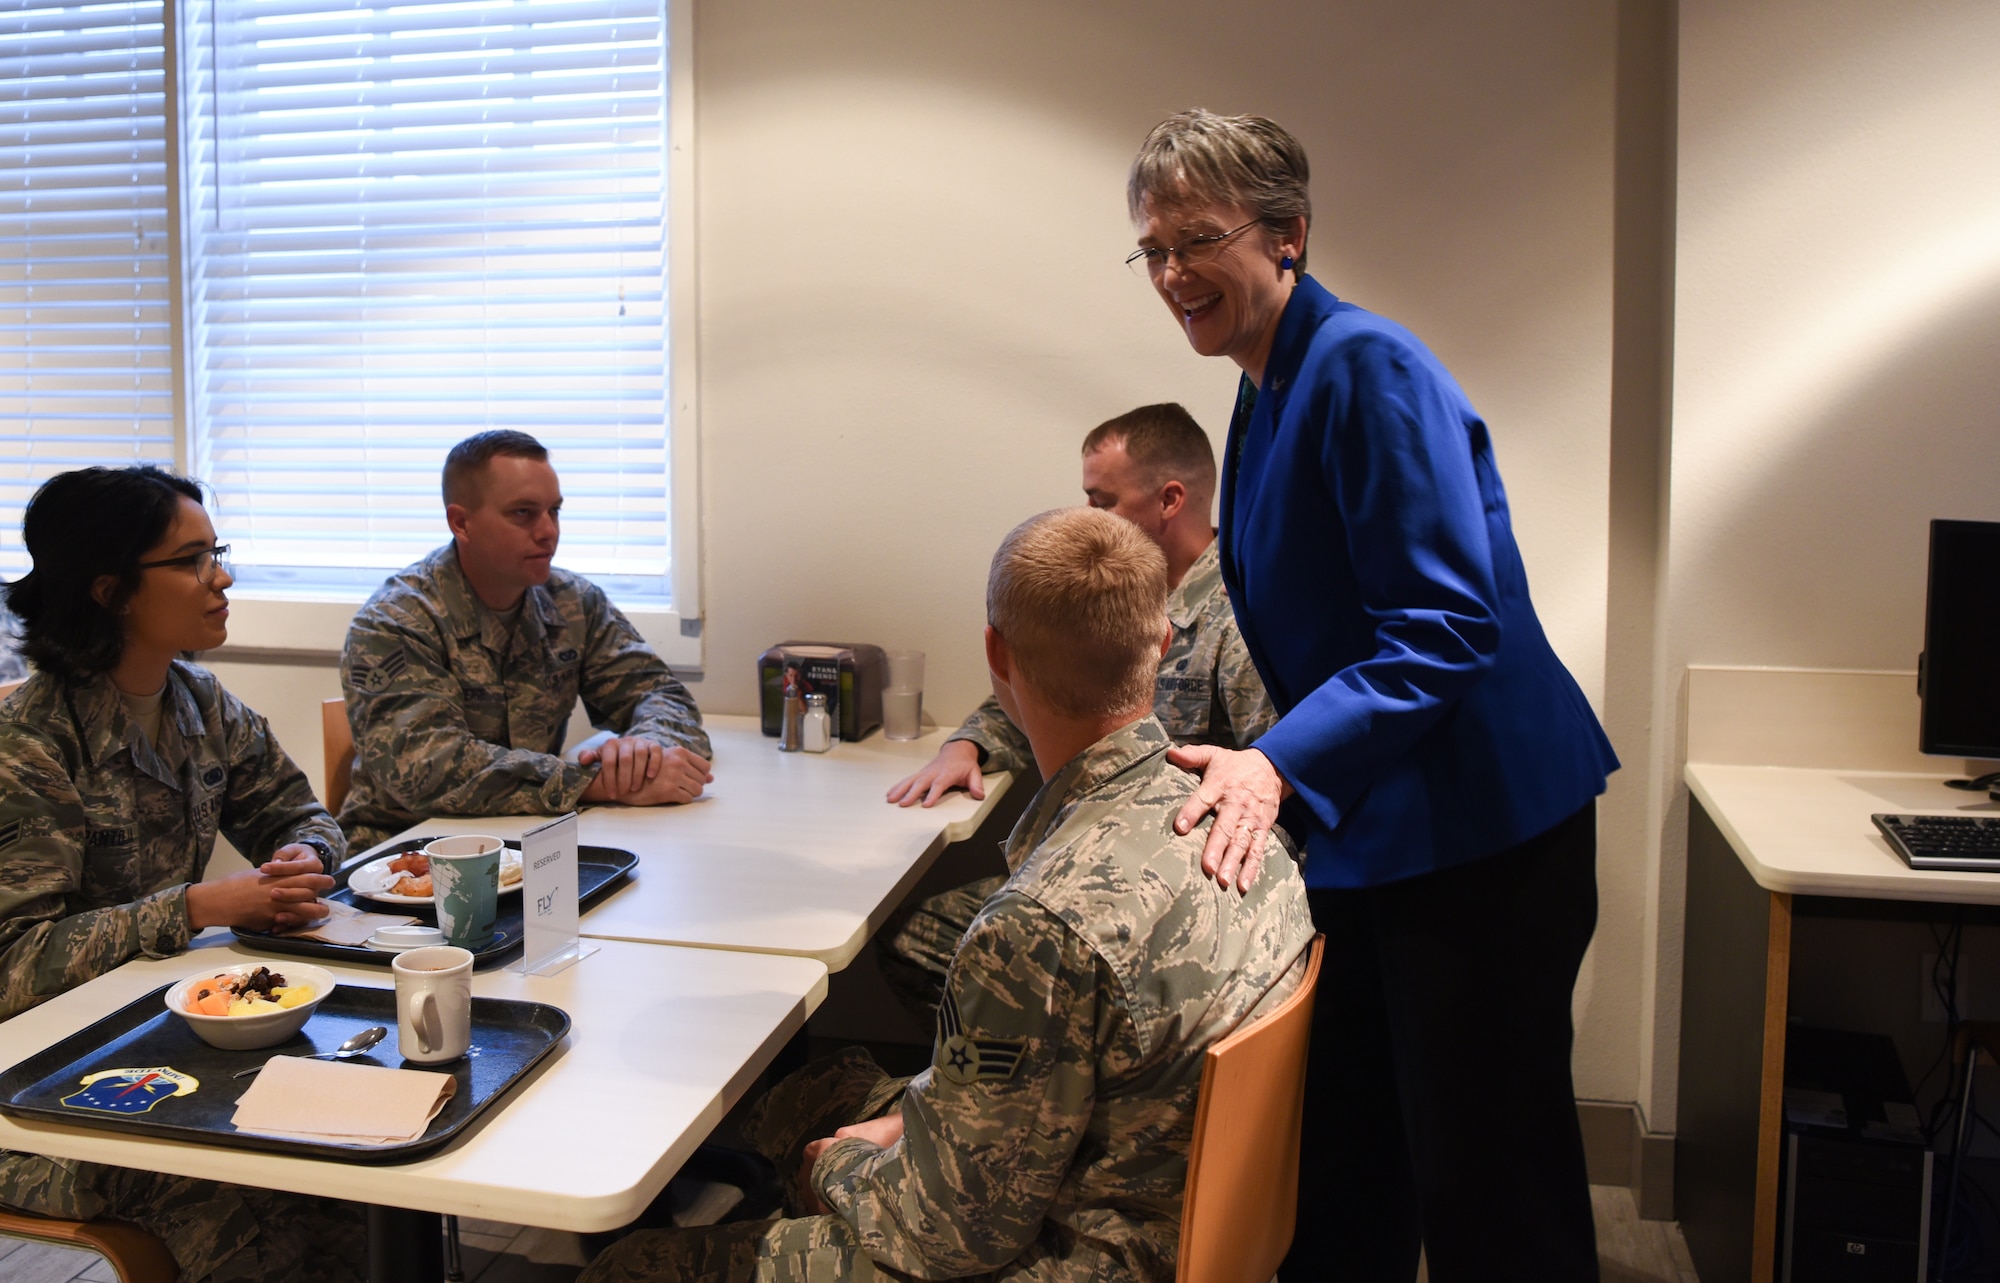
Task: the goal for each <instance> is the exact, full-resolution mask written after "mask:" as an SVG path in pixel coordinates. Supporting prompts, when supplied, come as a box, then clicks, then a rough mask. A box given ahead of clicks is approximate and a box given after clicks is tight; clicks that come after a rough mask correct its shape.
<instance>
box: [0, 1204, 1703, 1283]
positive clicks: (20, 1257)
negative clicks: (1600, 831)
mask: <svg viewBox="0 0 2000 1283" xmlns="http://www.w3.org/2000/svg"><path fill="white" fill-rule="evenodd" d="M1590 1193H1591V1200H1592V1202H1593V1203H1594V1204H1595V1206H1596V1209H1597V1257H1598V1260H1599V1261H1600V1262H1601V1263H1602V1265H1603V1269H1604V1283H1696V1279H1695V1276H1694V1265H1693V1263H1692V1262H1690V1261H1689V1260H1688V1253H1687V1244H1686V1243H1684V1242H1683V1241H1682V1240H1681V1232H1680V1227H1679V1226H1677V1225H1674V1224H1672V1223H1671V1222H1667V1221H1642V1220H1640V1219H1639V1213H1638V1210H1637V1209H1636V1208H1635V1207H1634V1206H1633V1203H1632V1194H1631V1191H1630V1190H1627V1189H1624V1188H1621V1187H1619V1186H1614V1185H1595V1186H1592V1187H1591V1191H1590ZM459 1237H460V1240H461V1242H462V1243H463V1244H464V1247H465V1277H466V1280H467V1283H571V1281H572V1280H573V1279H575V1278H576V1276H577V1274H578V1272H579V1271H581V1270H582V1268H583V1265H584V1258H583V1245H582V1242H581V1241H580V1240H579V1239H578V1238H577V1236H576V1235H574V1234H563V1233H559V1232H557V1231H555V1230H538V1229H523V1228H521V1227H520V1226H518V1225H501V1224H499V1223H497V1222H494V1221H474V1220H462V1221H460V1222H459ZM0 1278H4V1279H6V1280H7V1283H117V1276H116V1275H114V1274H113V1273H112V1272H111V1267H110V1266H108V1265H106V1264H105V1263H104V1262H103V1261H102V1260H100V1259H98V1258H97V1257H96V1256H93V1255H92V1254H90V1253H89V1252H83V1251H78V1250H77V1249H75V1248H68V1247H53V1246H50V1245H47V1244H43V1243H27V1242H22V1241H20V1240H18V1239H7V1238H0Z"/></svg>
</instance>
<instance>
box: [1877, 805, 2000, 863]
mask: <svg viewBox="0 0 2000 1283" xmlns="http://www.w3.org/2000/svg"><path fill="white" fill-rule="evenodd" d="M1869 818H1871V819H1873V820H1874V821H1875V827H1876V828H1878V829H1880V830H1882V836H1883V837H1885V838H1888V839H1889V846H1890V848H1891V849H1893V850H1894V851H1895V852H1896V854H1897V855H1899V856H1901V857H1902V860H1903V863H1905V864H1907V865H1909V866H1910V867H1911V868H1913V869H1957V870H1963V871H1969V872H1974V873H1991V872H2000V816H1985V815H1876V816H1871V817H1869Z"/></svg>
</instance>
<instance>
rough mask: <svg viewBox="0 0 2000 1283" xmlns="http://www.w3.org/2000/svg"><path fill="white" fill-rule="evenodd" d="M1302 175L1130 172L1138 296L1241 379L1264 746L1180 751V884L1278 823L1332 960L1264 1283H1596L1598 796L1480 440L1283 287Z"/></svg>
mask: <svg viewBox="0 0 2000 1283" xmlns="http://www.w3.org/2000/svg"><path fill="white" fill-rule="evenodd" d="M1307 180H1308V170H1307V164H1306V155H1305V151H1304V149H1303V148H1302V147H1300V145H1299V143H1298V141H1297V140H1296V139H1294V138H1293V137H1292V136H1291V135H1290V134H1288V133H1286V132H1285V130H1283V129H1282V128H1280V127H1279V126H1278V125H1276V124H1274V123H1273V122H1271V121H1269V120H1265V119H1262V118H1260V117H1256V116H1217V115H1213V114H1211V113H1208V112H1205V111H1199V110H1196V111H1188V112H1183V113H1181V114H1180V115H1177V116H1174V117H1172V118H1171V119H1169V120H1167V121H1164V122H1163V123H1161V124H1160V125H1159V126H1158V127H1157V128H1155V129H1154V130H1153V131H1152V133H1151V134H1149V135H1148V136H1147V138H1146V141H1145V142H1144V144H1143V145H1142V146H1141V147H1140V150H1139V154H1138V156H1137V158H1136V159H1135V160H1134V161H1133V163H1132V172H1131V180H1130V183H1129V185H1128V189H1127V198H1128V201H1129V203H1130V207H1131V214H1132V219H1133V223H1134V225H1135V227H1136V228H1137V230H1138V233H1139V249H1138V251H1137V252H1135V253H1134V254H1133V255H1132V258H1131V262H1132V264H1133V266H1134V267H1135V268H1136V269H1138V270H1142V271H1143V272H1144V273H1145V274H1146V275H1147V276H1148V277H1149V278H1150V279H1151V281H1152V284H1153V286H1154V288H1155V289H1156V290H1157V291H1158V293H1159V296H1160V298H1161V299H1162V300H1163V301H1164V302H1165V303H1166V305H1167V308H1168V310H1169V311H1170V312H1171V313H1172V315H1173V317H1174V322H1175V324H1177V325H1178V326H1180V327H1181V329H1182V331H1183V332H1184V333H1185V334H1186V336H1187V340H1188V343H1189V344H1190V345H1191V346H1192V347H1193V348H1194V350H1195V351H1196V352H1199V353H1200V354H1202V355H1203V356H1223V357H1228V358H1229V359H1230V360H1232V361H1234V362H1235V363H1236V364H1237V365H1238V366H1239V367H1241V369H1242V371H1243V373H1242V377H1241V380H1240V382H1239V385H1238V395H1237V401H1236V412H1235V415H1234V417H1233V418H1232V419H1231V421H1230V425H1229V442H1228V447H1227V454H1226V458H1225V462H1224V466H1223V474H1222V513H1221V554H1222V573H1223V578H1224V580H1225V581H1226V583H1227V584H1228V587H1229V594H1230V600H1231V601H1232V602H1233V603H1234V604H1235V609H1236V616H1237V621H1238V623H1239V624H1240V625H1241V627H1242V632H1243V638H1244V640H1245V642H1246V643H1248V645H1249V649H1250V654H1251V657H1252V659H1253V660H1254V661H1255V662H1256V665H1257V670H1258V672H1259V674H1260V675H1261V676H1262V677H1263V679H1264V684H1265V686H1266V687H1267V688H1268V689H1269V690H1270V692H1271V697H1272V699H1273V700H1274V701H1275V703H1276V704H1277V708H1278V711H1279V713H1280V715H1281V716H1280V718H1279V721H1278V723H1277V725H1276V726H1274V727H1272V729H1271V730H1269V731H1268V732H1266V733H1265V735H1264V737H1263V738H1262V739H1260V740H1258V741H1257V744H1256V746H1255V747H1254V748H1250V749H1247V750H1244V751H1241V752H1236V751H1231V750H1227V749H1220V748H1212V747H1197V748H1187V749H1179V750H1176V752H1175V760H1176V761H1178V762H1179V764H1180V765H1182V766H1183V767H1185V768H1187V769H1188V770H1191V771H1195V772H1198V773H1200V774H1201V776H1202V786H1201V790H1200V793H1199V795H1198V797H1197V799H1196V800H1195V801H1193V802H1190V803H1189V804H1188V807H1187V809H1185V810H1184V811H1182V812H1181V814H1180V815H1179V816H1178V817H1177V818H1176V821H1175V823H1176V826H1177V827H1178V828H1179V829H1181V830H1182V831H1186V830H1187V829H1189V828H1191V827H1192V826H1194V825H1196V824H1197V823H1199V822H1200V821H1201V820H1202V818H1203V816H1204V815H1205V814H1208V813H1209V812H1211V811H1212V812H1213V815H1214V821H1213V824H1212V827H1211V829H1210V833H1209V837H1208V842H1207V847H1206V849H1205V851H1204V853H1203V857H1202V864H1203V867H1204V868H1205V869H1206V870H1207V871H1208V872H1209V873H1210V874H1211V875H1212V876H1214V877H1216V878H1218V879H1219V880H1221V881H1223V882H1225V883H1226V882H1228V881H1231V880H1235V881H1236V882H1237V883H1238V885H1239V886H1244V887H1247V886H1248V885H1249V879H1250V875H1251V873H1252V872H1253V870H1251V869H1249V868H1246V867H1244V866H1245V863H1246V860H1247V859H1248V858H1249V853H1250V852H1254V851H1258V850H1260V849H1261V847H1260V842H1261V839H1262V837H1263V835H1264V833H1265V832H1266V831H1268V830H1269V829H1270V827H1271V825H1272V824H1273V823H1274V822H1279V821H1280V820H1281V821H1282V823H1283V824H1284V826H1285V828H1286V830H1287V831H1288V832H1289V833H1291V834H1292V835H1293V836H1294V837H1295V838H1299V839H1302V840H1303V845H1304V848H1305V858H1306V864H1305V877H1306V886H1307V888H1308V891H1309V895H1310V898H1311V902H1312V911H1313V920H1314V922H1315V923H1316V924H1317V925H1318V927H1319V929H1320V930H1321V931H1322V932H1324V933H1325V934H1326V937H1327V947H1328V954H1327V960H1326V965H1325V968H1324V970H1323V972H1322V975H1321V981H1320V992H1319V997H1318V1002H1317V1006H1316V1010H1315V1013H1314V1027H1313V1040H1312V1054H1311V1061H1310V1064H1309V1067H1308V1071H1307V1072H1308V1081H1307V1087H1306V1120H1305V1137H1304V1151H1303V1155H1304V1157H1303V1164H1302V1171H1301V1173H1300V1185H1299V1220H1298V1231H1297V1235H1296V1238H1295V1241H1294V1244H1293V1247H1292V1252H1291V1255H1290V1256H1289V1257H1288V1258H1287V1260H1286V1262H1285V1267H1284V1269H1283V1270H1282V1271H1280V1277H1281V1278H1282V1279H1283V1280H1284V1281H1285V1283H1320V1281H1321V1280H1326V1279H1340V1280H1350V1279H1352V1280H1378V1279H1379V1280H1383V1281H1385V1283H1389V1281H1393V1283H1409V1280H1411V1279H1413V1278H1414V1277H1415V1275H1416V1269H1417V1259H1418V1253H1419V1250H1420V1249H1422V1250H1424V1251H1426V1252H1427V1253H1428V1257H1429V1271H1430V1278H1431V1279H1433V1280H1434V1281H1435V1283H1457V1281H1458V1280H1469V1279H1479V1280H1497V1279H1533V1280H1537V1283H1557V1281H1562V1280H1586V1279H1587V1280H1594V1279H1596V1278H1597V1251H1596V1242H1595V1235H1594V1230H1593V1226H1592V1222H1591V1211H1590V1192H1589V1189H1588V1186H1587V1184H1586V1178H1585V1175H1584V1159H1583V1140H1582V1136H1581V1134H1580V1132H1579V1129H1578V1126H1577V1115H1576V1104H1575V1099H1574V1088H1573V1086H1572V1084H1571V1079H1570V1063H1569V1062H1570V1047H1571V1042H1572V1039H1573V1031H1572V1028H1571V1022H1570V996H1571V991H1572V989H1573V988H1574V986H1575V983H1576V974H1577V968H1578V967H1579V965H1581V963H1582V960H1583V953H1584V950H1585V948H1586V947H1587V946H1588V945H1589V943H1590V937H1591V933H1592V931H1593V930H1594V929H1595V927H1596V922H1597V883H1596V854H1597V831H1596V809H1595V808H1596V803H1595V799H1596V797H1597V795H1598V794H1599V793H1601V792H1603V791H1604V782H1605V777H1606V776H1607V775H1608V774H1609V773H1610V772H1611V771H1613V770H1615V769H1617V765H1618V762H1617V759H1616V758H1615V757H1614V756H1613V754H1612V751H1611V745H1610V743H1609V741H1607V740H1606V739H1605V736H1604V732H1603V730H1602V729H1601V728H1600V727H1599V726H1598V723H1597V718H1596V716H1595V715H1594V714H1593V713H1592V712H1591V709H1590V706H1589V704H1588V703H1587V702H1586V701H1585V699H1584V697H1583V693H1582V691H1580V690H1579V689H1578V688H1577V685H1576V682H1575V681H1574V680H1573V679H1572V678H1571V677H1570V675H1569V672H1568V671H1567V670H1566V669H1565V668H1564V667H1563V665H1562V661H1560V660H1559V659H1557V658H1556V655H1555V652H1554V651H1553V650H1552V649H1550V647H1549V643H1548V639H1547V638H1546V637H1545V636H1544V635H1543V633H1542V627H1541V624H1540V622H1539V621H1538V620H1537V619H1536V617H1535V609H1534V606H1533V604H1532V603H1531V602H1530V600H1529V597H1528V580H1527V574H1526V572H1525V570H1524V569H1523V567H1522V564H1521V554H1520V551H1519V549H1518V548H1516V547H1515V544H1514V534H1513V529H1512V526H1511V523H1510V520H1509V517H1508V510H1507V494H1506V491H1505V490H1504V489H1503V488H1502V486H1501V484H1500V473H1499V471H1498V469H1497V467H1496V466H1495V464H1494V460H1493V445H1492V440H1491V438H1490V437H1489V435H1488V433H1487V430H1486V425H1485V423H1484V422H1482V421H1481V420H1480V418H1479V415H1478V414H1477V413H1476V412H1475V411H1474V410H1473V408H1472V405H1471V403H1470V402H1469V401H1468V400H1467V399H1466V396H1465V394H1464V393H1463V392H1462V391H1460V390H1459V387H1458V384H1457V383H1456V382H1455V381H1453V379H1452V377H1451V374H1450V373H1449V372H1448V371H1447V370H1446V369H1445V368H1444V366H1443V365H1442V364H1440V363H1439V362H1438V359H1437V358H1436V357H1435V356H1433V355H1432V354H1431V352H1430V350H1429V349H1428V348H1426V347H1425V346H1424V345H1423V343H1422V342H1421V341H1420V340H1418V339H1417V337H1416V336H1415V335H1413V334H1411V333H1410V332H1409V331H1408V330H1405V329H1404V328H1403V327H1401V326H1400V325H1397V324H1396V323H1395V322H1393V321H1390V320H1387V319H1385V318H1383V317H1380V316H1376V315H1374V314H1372V313H1369V312H1366V311H1363V310H1362V309H1361V308H1358V307H1356V306H1354V305H1353V304H1351V303H1345V302H1342V301H1341V300H1340V299H1337V298H1335V297H1334V296H1333V295H1332V294H1330V293H1328V292H1327V290H1326V289H1325V288H1324V287H1323V286H1321V285H1320V284H1319V283H1318V282H1317V281H1315V280H1313V279H1312V278H1311V277H1310V276H1307V275H1305V260H1306V235H1307V231H1308V228H1309V227H1310V224H1311V219H1312V209H1311V203H1310V198H1309V196H1308V192H1307Z"/></svg>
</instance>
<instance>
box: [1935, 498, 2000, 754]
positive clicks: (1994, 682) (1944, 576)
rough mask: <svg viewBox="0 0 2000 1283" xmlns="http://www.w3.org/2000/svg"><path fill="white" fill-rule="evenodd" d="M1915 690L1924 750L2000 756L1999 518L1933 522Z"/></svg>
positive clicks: (1938, 752)
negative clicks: (1919, 699)
mask: <svg viewBox="0 0 2000 1283" xmlns="http://www.w3.org/2000/svg"><path fill="white" fill-rule="evenodd" d="M1917 693H1918V694H1919V695H1920V696H1922V698H1923V714H1922V718H1921V730H1920V731H1919V735H1918V745H1917V747H1918V748H1919V749H1920V750H1921V751H1922V752H1925V753H1936V754H1940V755H1943V756H1949V757H1980V758H2000V521H1933V522H1931V568H1930V585H1929V591H1928V593H1927V594H1926V597H1925V604H1924V653H1923V654H1922V656H1920V657H1919V658H1918V660H1917ZM1956 782H1957V781H1954V783H1956ZM1991 783H1992V777H1982V778H1981V779H1980V780H1979V781H1966V782H1965V783H1964V785H1963V786H1964V787H1967V788H1971V787H1979V788H1986V787H1990V785H1991Z"/></svg>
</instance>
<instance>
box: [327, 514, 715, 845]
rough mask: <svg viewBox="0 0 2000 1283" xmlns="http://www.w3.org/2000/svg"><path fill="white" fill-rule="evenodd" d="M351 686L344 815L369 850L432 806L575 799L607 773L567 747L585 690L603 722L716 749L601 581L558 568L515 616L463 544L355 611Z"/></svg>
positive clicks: (596, 720)
mask: <svg viewBox="0 0 2000 1283" xmlns="http://www.w3.org/2000/svg"><path fill="white" fill-rule="evenodd" d="M340 686H341V690H342V691H343V692H344V693H345V694H346V696H347V720H348V722H349V723H350V724H351V725H352V726H353V728H354V745H355V750H356V752H355V763H354V784H353V791H352V792H350V793H349V794H348V796H347V801H346V802H345V803H344V804H343V805H342V806H341V808H340V825H341V827H342V828H343V829H345V830H346V831H347V835H348V839H349V841H350V843H351V844H352V845H353V847H354V849H355V850H357V851H359V850H361V849H363V848H365V847H370V846H373V845H375V844H376V843H378V842H380V841H382V840H383V839H384V838H387V837H390V836H392V835H393V834H396V833H399V832H401V831H402V830H404V829H406V828H408V827H410V825H412V824H415V823H416V822H417V821H418V820H420V819H423V818H425V817H426V816H431V815H561V814H562V813H563V812H565V811H571V810H574V809H575V808H576V804H577V799H578V798H580V797H582V796H583V791H584V789H586V788H588V787H589V786H590V782H591V780H593V779H595V778H596V776H597V768H595V767H585V766H578V765H576V764H574V763H571V762H565V761H563V760H562V757H561V754H562V746H563V736H564V734H565V731H566V730H567V728H568V725H569V716H570V712H571V710H572V709H574V708H575V707H576V701H577V699H578V697H579V696H580V697H581V698H582V699H583V706H584V710H585V712H586V713H587V714H588V715H589V717H590V721H591V724H592V725H593V726H596V727H598V728H599V729H609V730H614V731H616V732H617V733H618V734H620V735H632V736H639V737H643V738H646V739H652V740H657V741H658V742H659V743H661V744H662V745H665V746H667V747H673V746H675V745H679V746H681V747H684V748H687V749H690V750H692V751H693V752H696V753H699V754H701V755H702V756H703V757H708V756H709V755H710V754H711V752H712V750H711V749H710V747H709V743H708V734H707V732H705V731H703V730H702V728H701V714H700V712H698V711H697V710H696V709H695V706H694V697H693V696H691V695H689V694H688V690H687V687H685V686H683V685H682V684H681V682H680V679H678V678H676V677H675V676H674V674H673V670H671V669H669V668H668V667H667V665H666V663H665V662H664V661H663V660H661V659H660V657H659V656H658V655H656V654H654V653H653V650H652V648H651V647H649V646H647V645H646V643H645V641H644V639H642V638H641V637H640V636H639V633H638V630H637V629H635V628H633V627H632V624H631V622H630V621H628V620H627V619H626V618H625V616H624V614H623V613H621V612H620V611H619V610H618V608H617V607H616V606H613V605H612V604H611V602H610V599H609V598H607V597H606V596H605V595H604V592H603V590H601V589H600V588H598V587H597V585H595V584H593V583H591V582H590V581H589V580H588V579H585V578H584V577H582V576H581V575H574V574H571V573H569V572H568V571H566V570H553V571H550V572H549V581H548V583H546V584H544V585H542V586H540V587H536V588H530V589H528V592H527V596H526V597H525V598H524V599H523V600H522V604H521V611H520V615H519V617H518V619H516V620H513V621H509V620H508V619H506V618H504V617H503V616H501V615H499V614H497V613H496V612H494V611H491V610H488V609H487V608H486V607H485V606H483V605H481V604H480V602H479V600H478V599H477V598H476V597H474V596H473V595H472V588H471V586H470V585H469V584H467V583H466V581H465V575H464V573H463V572H462V571H460V570H459V568H458V552H457V550H456V548H455V547H454V546H453V545H451V544H446V545H445V546H444V547H442V548H440V549H438V550H437V551H436V552H434V553H432V554H431V555H430V556H428V557H426V558H425V559H424V560H422V561H420V562H418V563H417V564H416V565H414V566H410V567H408V568H407V569H405V570H403V571H401V572H399V573H398V574H396V575H394V576H393V577H391V578H390V580H389V581H388V582H387V583H385V584H383V585H382V587H381V588H380V589H378V590H376V593H375V595H374V596H373V597H370V598H369V599H368V602H367V604H366V605H364V606H362V608H361V610H360V611H359V613H357V614H356V615H355V616H354V622H353V623H352V624H351V625H350V626H349V627H348V631H347V645H346V648H345V649H344V650H343V651H342V652H341V656H340Z"/></svg>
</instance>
